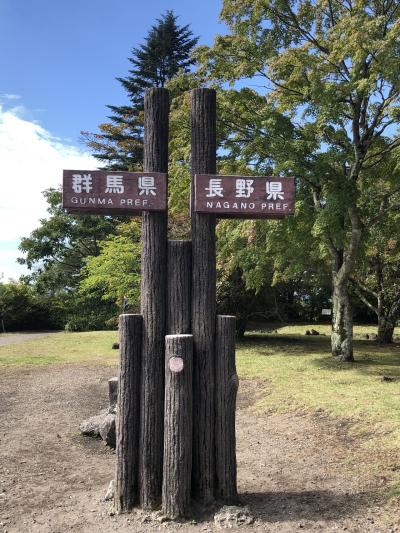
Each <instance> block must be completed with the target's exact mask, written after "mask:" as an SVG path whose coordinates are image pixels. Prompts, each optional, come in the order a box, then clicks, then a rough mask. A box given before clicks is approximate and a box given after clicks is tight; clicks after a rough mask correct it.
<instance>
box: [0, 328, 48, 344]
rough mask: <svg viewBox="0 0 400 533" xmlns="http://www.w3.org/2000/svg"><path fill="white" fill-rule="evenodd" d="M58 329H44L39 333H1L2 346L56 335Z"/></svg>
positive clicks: (0, 342)
mask: <svg viewBox="0 0 400 533" xmlns="http://www.w3.org/2000/svg"><path fill="white" fill-rule="evenodd" d="M54 333H58V331H42V332H38V333H31V332H27V333H6V334H5V335H4V334H0V346H6V345H7V344H18V343H19V342H26V341H32V340H34V339H38V338H39V337H47V336H48V335H54Z"/></svg>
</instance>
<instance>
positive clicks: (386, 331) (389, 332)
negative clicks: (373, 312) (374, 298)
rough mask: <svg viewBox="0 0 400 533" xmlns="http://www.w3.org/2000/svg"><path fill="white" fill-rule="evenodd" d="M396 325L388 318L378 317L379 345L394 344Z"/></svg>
mask: <svg viewBox="0 0 400 533" xmlns="http://www.w3.org/2000/svg"><path fill="white" fill-rule="evenodd" d="M394 328H395V323H394V321H392V320H390V319H389V318H387V317H386V316H382V315H381V316H380V317H378V336H377V339H376V340H377V342H378V344H391V343H392V342H393V333H394Z"/></svg>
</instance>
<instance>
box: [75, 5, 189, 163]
mask: <svg viewBox="0 0 400 533" xmlns="http://www.w3.org/2000/svg"><path fill="white" fill-rule="evenodd" d="M197 41H198V38H197V37H194V35H193V33H192V31H191V30H190V29H189V25H186V26H179V25H178V24H177V17H176V16H175V15H174V13H173V12H172V11H167V12H166V14H165V15H163V16H162V17H161V18H159V19H157V22H156V24H155V25H153V26H152V27H151V29H150V31H149V32H148V35H147V37H146V39H145V41H144V43H143V44H142V45H140V46H139V47H138V48H134V49H133V50H132V56H131V57H130V58H129V61H130V62H131V64H132V65H133V68H132V69H131V70H130V71H129V75H128V76H127V77H126V78H117V80H118V81H119V82H120V83H121V84H122V86H123V87H124V89H125V90H126V92H127V93H128V98H129V100H130V103H129V104H128V105H125V106H113V105H109V106H107V107H108V108H109V109H110V110H111V112H112V115H111V116H109V117H108V118H109V120H110V122H108V123H104V124H100V126H99V129H100V132H101V133H97V134H96V133H95V134H93V133H88V132H82V134H83V137H84V139H85V142H86V144H87V145H88V146H89V147H90V148H91V149H92V150H93V152H94V153H93V155H94V156H95V157H96V158H97V159H99V160H100V161H102V162H103V163H104V164H105V165H106V168H108V169H112V170H137V169H138V168H140V166H141V163H142V159H143V99H144V92H145V89H146V88H147V87H164V86H165V84H166V83H167V82H168V81H169V80H170V79H171V78H173V77H174V76H175V75H176V74H177V73H178V72H182V71H183V72H188V71H189V69H190V66H191V65H192V64H193V60H192V59H191V57H190V54H191V51H192V49H193V47H194V46H195V45H196V43H197Z"/></svg>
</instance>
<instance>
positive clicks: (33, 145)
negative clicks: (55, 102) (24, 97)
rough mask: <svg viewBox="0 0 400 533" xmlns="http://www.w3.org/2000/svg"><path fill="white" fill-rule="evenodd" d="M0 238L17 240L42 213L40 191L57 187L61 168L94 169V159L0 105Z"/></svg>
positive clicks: (36, 221) (30, 228)
mask: <svg viewBox="0 0 400 533" xmlns="http://www.w3.org/2000/svg"><path fill="white" fill-rule="evenodd" d="M0 162H1V163H0V240H12V239H18V238H20V237H23V236H27V235H29V233H30V232H31V231H32V230H33V229H34V228H35V227H36V226H37V224H38V221H39V218H43V217H45V216H46V202H45V201H44V198H43V196H42V191H44V190H45V189H48V188H49V187H58V186H59V185H60V184H61V182H62V170H63V169H64V168H82V169H86V168H87V169H91V168H96V166H97V165H96V161H95V160H94V159H93V158H92V157H91V156H90V155H88V154H85V153H83V152H82V151H81V150H79V149H78V148H76V147H75V146H71V145H67V144H64V143H63V142H62V141H61V140H60V139H57V138H55V137H53V136H52V135H51V134H50V133H49V132H48V131H46V130H45V129H44V128H43V127H41V126H40V125H38V124H36V123H34V122H30V121H28V120H24V119H22V118H20V116H19V115H18V111H17V109H16V108H14V109H11V110H8V111H3V109H2V107H1V106H0Z"/></svg>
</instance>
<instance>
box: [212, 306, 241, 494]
mask: <svg viewBox="0 0 400 533" xmlns="http://www.w3.org/2000/svg"><path fill="white" fill-rule="evenodd" d="M235 322H236V317H234V316H224V315H218V316H217V331H216V342H215V383H216V387H215V461H216V464H215V472H216V480H215V481H216V483H215V485H216V494H215V495H216V497H217V498H218V499H222V500H224V501H225V502H226V503H235V502H236V501H237V482H236V481H237V466H236V433H235V416H236V395H237V390H238V387H239V379H238V376H237V374H236V364H235V335H236V323H235Z"/></svg>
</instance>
